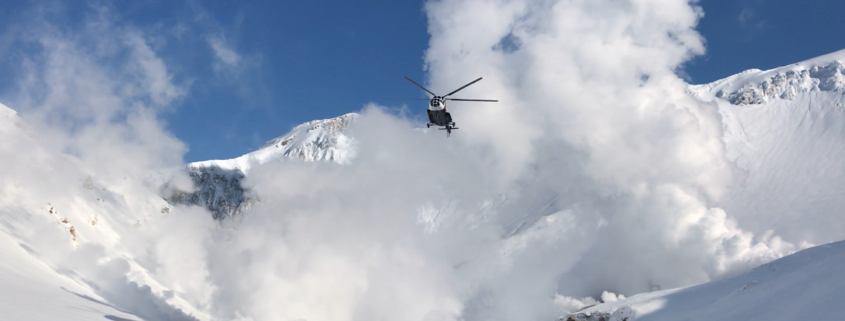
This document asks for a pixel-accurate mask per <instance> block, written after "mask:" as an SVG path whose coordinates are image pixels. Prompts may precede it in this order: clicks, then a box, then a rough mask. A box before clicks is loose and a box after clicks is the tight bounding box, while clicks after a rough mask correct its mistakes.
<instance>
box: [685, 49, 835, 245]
mask: <svg viewBox="0 0 845 321" xmlns="http://www.w3.org/2000/svg"><path fill="white" fill-rule="evenodd" d="M843 62H845V50H843V51H839V52H835V53H832V54H829V55H824V56H821V57H818V58H814V59H811V60H808V61H805V62H801V63H797V64H793V65H789V66H786V67H781V68H776V69H772V70H768V71H760V70H751V71H746V72H744V73H742V74H739V75H735V76H731V77H728V78H725V79H722V80H719V81H716V82H714V83H711V84H707V85H699V86H692V87H691V89H690V91H691V92H692V93H693V95H695V96H697V97H699V98H700V99H702V100H704V101H709V102H713V103H715V104H718V106H719V111H720V113H721V115H722V118H723V124H724V131H725V134H724V135H725V136H724V141H725V143H726V148H727V152H728V157H729V158H730V159H731V160H732V161H734V163H735V164H736V165H737V168H738V169H739V170H740V173H741V174H742V175H740V179H739V180H738V181H737V182H736V184H734V186H733V187H732V188H731V190H730V191H729V193H728V195H727V196H726V197H725V198H724V199H723V200H722V202H721V204H719V205H720V206H721V207H722V208H724V209H725V210H726V211H727V212H728V213H731V214H732V215H735V216H736V217H737V218H738V220H739V223H740V225H742V226H744V227H747V228H750V229H751V230H752V231H754V232H755V233H765V232H766V230H767V229H774V232H775V233H776V234H777V235H780V236H782V237H785V238H786V239H787V240H791V241H795V242H799V241H804V240H806V241H810V242H813V243H817V244H818V243H827V242H831V241H838V240H840V239H843V238H845V221H843V220H830V218H831V217H843V216H845V198H843V197H842V195H843V193H845V139H843V137H845V65H844V64H843ZM819 235H825V236H827V237H819Z"/></svg>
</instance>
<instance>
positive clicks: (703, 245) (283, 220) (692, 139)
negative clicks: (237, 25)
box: [0, 0, 795, 321]
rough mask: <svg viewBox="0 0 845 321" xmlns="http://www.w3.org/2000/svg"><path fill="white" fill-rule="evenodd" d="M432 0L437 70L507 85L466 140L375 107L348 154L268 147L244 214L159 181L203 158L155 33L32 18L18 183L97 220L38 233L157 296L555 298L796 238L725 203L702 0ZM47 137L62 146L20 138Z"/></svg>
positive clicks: (51, 207) (92, 279)
mask: <svg viewBox="0 0 845 321" xmlns="http://www.w3.org/2000/svg"><path fill="white" fill-rule="evenodd" d="M425 10H426V13H427V14H428V17H429V32H430V34H431V40H430V46H429V49H428V50H427V52H426V54H425V59H426V68H427V70H428V72H429V81H428V83H429V84H430V87H429V88H430V89H432V90H434V91H436V92H443V91H445V90H451V89H454V88H457V87H459V86H461V85H463V84H464V83H466V82H467V81H469V80H472V79H474V78H476V77H479V76H482V77H484V80H483V81H482V82H481V83H479V84H476V85H474V86H472V87H469V88H467V89H466V90H465V91H462V92H461V93H460V94H459V95H456V96H459V97H458V98H460V97H464V98H484V99H499V100H500V103H497V104H488V105H480V104H471V103H461V102H453V103H452V104H451V105H450V107H449V108H450V111H451V112H452V113H453V115H454V117H455V120H456V121H457V122H458V124H459V125H460V127H461V130H460V131H459V133H458V134H457V135H453V136H452V138H450V139H444V137H443V136H442V135H441V134H442V132H439V131H425V130H422V129H415V128H414V127H415V124H414V123H413V122H412V121H410V120H408V119H405V118H403V117H401V116H396V115H393V114H390V113H388V112H386V111H385V108H384V107H381V106H377V105H370V106H367V107H365V108H364V111H363V114H362V116H361V117H360V119H359V120H358V122H357V124H356V125H355V127H354V128H353V129H352V130H353V136H354V137H355V138H356V140H357V142H356V144H357V153H356V155H357V156H356V158H355V159H354V160H353V161H351V162H350V164H347V165H337V164H330V163H301V162H284V163H280V162H271V163H266V164H263V165H261V166H256V167H254V168H252V169H251V170H250V175H249V176H248V178H247V179H246V183H245V184H246V185H247V187H249V188H250V190H251V191H252V193H253V195H252V196H254V197H256V198H257V199H259V200H261V201H260V202H259V203H258V204H256V205H255V208H254V209H253V211H252V212H251V213H249V214H247V215H244V216H241V217H238V218H236V219H232V220H227V221H224V222H222V223H217V222H212V221H211V215H210V214H209V213H207V212H205V211H203V210H200V209H197V208H182V207H176V208H173V207H171V206H169V205H167V204H166V203H164V201H163V200H162V199H161V198H160V197H158V195H156V194H155V193H156V191H155V187H156V186H152V185H151V184H146V185H145V184H144V182H150V181H151V180H150V179H149V176H150V175H151V174H150V173H152V172H155V171H156V170H161V169H166V168H172V167H175V166H178V165H180V164H181V155H182V154H183V153H184V150H185V147H184V145H183V144H182V143H181V142H180V141H178V140H177V139H175V138H174V137H173V136H172V134H170V133H169V132H168V131H167V130H166V126H165V125H164V124H163V123H162V122H161V120H160V117H159V116H160V114H161V113H163V112H166V111H167V110H168V109H169V108H173V106H174V105H175V104H177V103H178V101H179V100H180V99H182V98H183V97H184V96H185V95H187V93H188V92H189V91H190V86H189V83H187V82H186V83H182V82H178V81H176V80H174V79H175V78H174V77H173V75H172V74H171V71H170V69H168V68H167V66H168V64H167V63H166V61H165V59H163V58H162V57H160V56H159V55H157V54H156V50H155V48H156V47H155V46H154V45H152V41H151V38H154V37H152V36H151V35H149V34H148V33H147V32H146V31H142V30H139V29H136V28H132V27H126V26H125V25H121V24H117V23H116V22H115V18H114V17H113V16H111V15H110V14H109V10H108V9H107V8H106V9H103V8H99V9H97V10H95V12H97V13H98V15H95V16H94V17H93V18H91V20H89V21H87V22H86V23H85V24H84V25H83V26H81V27H79V28H78V29H72V30H67V29H64V28H59V27H56V26H52V25H51V24H49V23H47V22H46V21H45V20H40V23H36V25H37V26H38V28H37V29H36V32H34V33H33V34H31V35H28V36H26V37H23V36H21V37H22V38H21V39H22V40H20V41H21V42H22V43H26V44H28V45H30V46H34V47H36V48H37V50H38V53H39V54H37V55H31V56H28V58H25V59H22V66H23V68H22V70H21V77H19V78H20V87H19V88H17V90H16V91H15V92H14V95H12V97H13V98H14V99H12V102H10V105H13V106H16V108H18V109H19V110H21V113H22V114H23V115H24V116H25V119H26V120H27V122H31V123H32V124H33V127H34V128H36V131H35V132H37V133H38V135H43V138H32V137H30V136H25V135H24V136H21V138H20V139H21V141H20V142H18V143H9V142H3V143H4V144H5V145H0V147H2V148H4V149H0V152H2V153H3V154H2V156H3V158H2V159H3V164H2V166H0V168H2V170H3V171H4V172H3V176H2V177H3V181H0V182H2V183H3V184H2V185H0V186H2V188H3V189H2V190H0V191H2V192H3V193H2V195H7V196H6V198H4V203H3V204H12V203H13V202H18V203H14V204H19V205H16V206H19V207H20V208H24V209H28V210H24V211H36V210H37V211H40V212H38V213H41V215H47V214H45V213H48V212H49V215H53V216H45V217H55V218H57V219H58V221H59V222H60V223H61V224H58V226H60V227H62V226H66V225H68V224H71V223H74V222H77V223H75V224H77V225H75V226H74V227H75V228H74V229H73V230H72V231H73V232H72V233H71V234H72V236H73V242H74V243H72V244H73V245H74V246H78V248H77V249H76V250H75V251H77V252H71V253H79V255H75V254H71V255H68V254H66V253H64V252H61V251H62V250H56V247H51V245H53V244H55V243H59V242H61V241H60V240H59V239H60V238H59V237H55V238H54V237H52V236H51V237H44V238H37V237H34V236H33V235H36V233H33V234H32V235H29V236H26V237H24V238H25V239H28V240H29V241H30V242H31V243H32V244H35V245H38V246H35V248H37V249H39V250H41V249H43V250H44V251H45V254H44V255H45V256H47V257H48V258H52V259H51V260H50V261H51V262H53V263H54V264H56V265H57V266H58V267H59V268H65V269H68V270H71V271H72V273H70V272H68V273H70V274H73V275H76V276H78V277H79V278H81V279H83V280H85V281H87V282H89V283H91V284H93V285H94V286H95V287H96V288H98V289H100V294H101V295H102V296H103V297H105V298H107V299H108V300H110V301H112V302H114V303H115V304H119V305H121V307H124V308H127V309H134V310H133V311H135V312H137V313H138V314H139V315H142V316H144V317H147V318H150V319H166V318H173V319H180V318H182V319H186V318H189V317H188V316H187V315H186V314H191V315H192V316H191V317H196V318H201V319H220V320H309V321H322V320H332V321H354V320H373V319H384V320H407V321H417V320H419V321H441V320H442V321H448V320H467V321H472V320H543V319H546V320H551V319H552V318H554V317H557V316H558V314H559V313H563V312H564V311H565V310H567V309H575V308H578V307H583V305H584V304H587V303H592V302H595V299H593V298H598V299H602V300H605V301H612V300H618V299H620V298H621V297H624V296H629V295H631V294H636V293H640V292H645V291H650V290H654V289H660V288H670V287H678V286H686V285H692V284H696V283H700V282H705V281H708V280H712V279H716V278H720V277H724V276H727V275H731V274H733V273H737V272H740V271H743V270H746V269H748V268H750V267H753V266H755V265H757V264H760V263H763V262H766V261H768V260H771V259H773V258H776V257H778V256H781V255H783V254H785V253H788V252H789V251H792V250H794V249H795V246H793V245H792V244H790V243H788V242H784V241H783V240H780V239H779V238H777V237H776V236H773V235H762V236H755V235H753V234H751V233H749V232H747V231H745V230H743V229H742V228H741V227H740V226H737V224H736V221H735V219H734V218H733V217H732V216H731V215H736V214H734V213H726V212H725V211H724V210H722V209H720V208H718V207H716V206H714V205H713V204H715V203H716V202H717V201H718V200H719V199H720V198H721V197H722V196H723V194H724V193H725V190H726V187H727V186H728V184H729V183H730V182H731V179H732V177H733V175H734V173H733V171H732V168H733V167H732V166H731V165H730V164H729V163H728V162H727V161H726V160H725V155H724V146H723V143H722V141H721V140H720V137H721V122H720V119H719V116H718V114H717V112H716V109H715V105H712V104H705V103H701V102H698V101H696V100H694V99H692V98H690V96H689V95H688V94H687V93H686V90H687V84H686V83H685V82H684V81H683V80H682V79H681V78H679V77H678V76H677V72H678V70H679V68H681V66H682V64H683V63H684V62H685V61H688V60H689V59H690V58H691V57H693V56H695V55H699V54H701V53H703V51H704V46H703V43H702V41H703V40H702V39H701V37H700V35H699V34H698V33H697V32H696V31H695V29H694V28H695V26H696V24H697V22H698V20H699V19H700V17H701V15H702V13H701V10H700V8H698V7H697V6H696V5H695V3H694V2H692V3H691V2H689V1H688V0H629V1H617V0H590V1H587V0H575V1H563V0H560V1H554V0H551V1H528V0H438V1H429V2H427V3H426V5H425ZM205 39H206V41H207V45H208V47H209V48H210V50H212V51H213V54H214V55H215V57H217V59H218V62H219V63H221V64H225V65H237V64H239V63H241V62H243V61H242V59H244V58H243V56H241V55H239V54H238V53H236V52H235V51H232V50H231V47H229V44H228V43H226V42H225V41H224V40H225V38H222V37H216V36H210V37H207V38H205ZM0 129H2V128H0ZM42 133H43V134H42ZM27 137H29V138H27ZM34 139H37V140H38V144H43V146H46V147H45V148H44V149H38V148H30V149H27V152H26V153H16V150H17V149H19V148H20V146H25V145H26V144H27V143H29V142H30V141H31V140H34ZM16 144H17V145H16ZM30 159H35V160H39V161H40V163H39V162H35V161H31V162H30V161H29V160H30ZM65 160H70V161H65ZM38 164H49V165H50V166H46V167H45V166H40V165H38ZM51 175H52V176H53V178H52V179H53V181H51V183H50V184H46V183H43V182H44V181H45V180H44V179H43V178H44V177H51ZM86 175H90V176H88V177H93V178H91V179H89V180H86V179H85V178H86ZM183 179H184V177H183ZM39 182H41V183H39ZM53 182H59V183H53ZM21 184H23V187H21V186H22V185H21ZM22 189H23V190H22ZM24 190H25V191H24ZM26 191H28V193H27V192H26ZM44 191H49V193H46V192H44ZM42 192H44V193H42ZM9 195H12V196H9ZM14 195H38V197H36V198H32V197H30V199H29V200H28V201H26V202H24V201H21V200H17V201H16V200H14V197H13V196H14ZM45 195H47V196H50V198H49V199H50V200H49V202H50V204H48V205H44V204H45V203H47V202H48V200H47V197H46V196H45ZM20 204H23V205H20ZM92 204H94V205H92ZM59 207H60V208H61V209H60V210H61V213H68V214H67V215H71V214H73V213H76V214H73V215H76V216H73V217H72V220H71V223H65V222H62V221H61V219H62V218H64V216H62V215H65V214H55V213H56V211H58V210H57V208H59ZM12 212H14V211H12V210H9V209H8V207H4V213H12ZM15 213H17V212H15ZM90 213H97V214H96V215H94V216H93V217H91V214H90ZM22 217H26V216H25V215H20V216H19V217H18V219H23V218H22ZM78 222H87V224H81V225H80V224H79V223H78ZM91 222H94V223H91ZM33 224H35V223H33ZM38 224H40V225H38V226H40V227H41V230H39V231H42V232H43V233H45V234H49V233H52V232H49V231H54V230H57V228H56V225H57V223H55V222H49V224H47V223H44V222H40V223H38ZM62 224H65V225H62ZM13 225H14V224H13ZM4 226H5V225H4ZM112 232H113V233H112ZM67 234H68V233H67V232H64V231H62V236H63V237H62V238H61V239H63V240H67V239H68V238H69V236H68V235H67ZM50 235H53V234H50ZM51 248H52V249H53V250H48V249H51ZM125 258H126V259H125ZM99 276H101V277H99ZM133 282H134V283H133ZM138 298H143V299H138ZM574 298H584V299H574ZM176 307H178V309H179V310H181V311H178V310H176Z"/></svg>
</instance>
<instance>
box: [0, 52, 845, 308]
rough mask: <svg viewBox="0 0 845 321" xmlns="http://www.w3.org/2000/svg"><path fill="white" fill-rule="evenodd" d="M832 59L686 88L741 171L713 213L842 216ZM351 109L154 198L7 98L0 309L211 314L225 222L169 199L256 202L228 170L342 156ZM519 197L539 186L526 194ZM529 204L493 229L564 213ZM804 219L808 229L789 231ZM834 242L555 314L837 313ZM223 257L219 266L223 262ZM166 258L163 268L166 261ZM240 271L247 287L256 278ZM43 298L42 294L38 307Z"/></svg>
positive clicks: (835, 223)
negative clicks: (29, 119) (67, 149)
mask: <svg viewBox="0 0 845 321" xmlns="http://www.w3.org/2000/svg"><path fill="white" fill-rule="evenodd" d="M843 62H845V51H840V52H837V53H833V54H830V55H826V56H823V57H819V58H816V59H812V60H808V61H806V62H802V63H799V64H794V65H790V66H786V67H782V68H776V69H773V70H769V71H760V70H752V71H748V72H744V73H742V74H739V75H735V76H731V77H728V78H726V79H723V80H720V81H717V82H714V83H712V84H707V85H698V86H691V87H690V89H689V91H690V93H691V94H692V95H694V96H695V97H698V98H699V99H701V100H702V101H704V102H707V103H711V104H714V105H715V106H717V107H718V109H719V112H720V114H721V116H722V120H723V128H724V137H723V139H724V141H725V146H726V148H727V155H728V157H729V158H730V160H731V161H733V163H734V164H736V167H737V169H738V171H740V172H741V173H743V175H740V178H739V180H738V181H737V183H736V184H735V186H733V187H732V188H731V190H729V191H728V193H727V195H726V196H725V197H724V198H723V199H721V200H718V201H717V202H718V204H716V205H718V206H720V207H722V208H724V209H725V210H726V211H727V212H728V213H740V215H738V216H737V220H738V221H739V225H741V226H743V227H748V228H750V229H751V230H753V232H754V234H755V235H758V236H759V237H761V238H766V237H770V236H771V235H772V234H773V233H775V234H776V235H782V236H784V237H789V238H791V239H800V240H803V239H808V240H810V241H811V242H813V243H815V244H825V243H827V241H832V240H825V239H812V235H816V234H817V235H828V236H836V235H839V234H837V231H845V220H830V218H831V217H842V214H843V210H842V209H845V200H843V198H842V197H841V195H843V193H845V165H843V164H845V162H843V159H845V139H843V137H845V112H843V110H845V106H843V102H845V89H843V79H845V78H843V77H845V70H843ZM357 117H358V116H357V115H356V114H347V115H344V116H341V117H338V118H333V119H326V120H317V121H313V122H309V123H306V124H302V125H300V126H297V127H295V128H294V129H293V130H292V131H291V132H289V133H288V134H286V135H284V136H281V137H279V138H276V139H273V140H271V141H269V142H267V143H266V144H265V145H264V146H262V147H261V148H260V149H259V150H256V151H255V152H252V153H249V154H246V155H244V156H241V157H238V158H234V159H229V160H213V161H204V162H197V163H192V164H189V165H188V166H187V167H186V170H187V171H188V174H189V176H190V178H191V179H192V183H193V184H194V187H195V189H194V190H193V191H189V190H188V189H187V188H186V189H179V188H177V187H176V185H178V184H166V185H165V186H164V188H163V191H164V192H165V195H164V196H165V198H166V199H167V201H165V200H164V199H162V195H159V194H157V193H156V192H159V191H156V187H159V186H161V185H156V183H149V182H127V181H119V182H104V181H102V180H101V179H99V178H97V177H95V176H93V175H91V174H90V172H92V171H90V169H86V168H84V167H83V166H81V165H79V164H78V162H77V161H75V160H74V159H73V157H72V156H68V155H64V154H63V153H62V152H61V151H56V150H51V149H50V148H48V147H45V146H42V145H41V144H40V143H39V142H38V140H37V139H35V133H33V132H32V130H31V129H29V127H28V126H27V125H26V124H25V123H24V122H23V121H22V120H21V119H20V118H19V117H18V116H17V114H16V113H15V112H14V111H13V110H11V109H9V108H6V107H5V106H2V105H0V137H2V139H0V156H2V157H3V160H4V161H5V163H4V165H5V166H7V167H6V168H7V169H10V170H6V171H5V172H4V176H2V177H0V214H2V215H0V253H2V257H3V258H4V259H3V260H0V288H2V289H6V290H4V291H0V295H2V297H0V319H3V320H5V319H10V320H16V319H21V320H43V319H56V318H57V316H62V319H65V320H91V319H102V318H106V319H111V320H137V319H146V320H162V319H174V320H195V319H199V320H211V319H213V318H212V316H211V315H212V314H213V313H214V312H215V311H213V310H214V309H215V308H216V307H212V306H211V305H210V303H209V302H212V301H211V299H210V298H211V297H212V295H213V293H214V289H213V288H211V287H213V286H214V285H215V284H221V283H213V282H207V281H208V280H209V279H210V278H212V277H211V276H209V275H208V274H207V270H203V269H202V268H201V267H202V266H203V264H204V260H206V259H207V258H205V257H201V256H202V255H214V254H215V253H217V251H216V250H218V248H213V249H212V250H209V251H204V250H205V249H203V248H202V247H204V246H208V247H213V246H220V247H225V246H229V243H226V242H218V243H215V242H213V241H211V240H209V239H210V238H213V237H220V238H223V239H225V236H226V235H225V233H200V232H202V231H216V230H217V229H219V227H220V226H221V225H220V224H219V222H215V221H212V220H209V219H207V218H208V215H207V213H206V212H205V211H200V210H198V209H197V208H196V207H188V206H173V205H174V204H192V205H198V206H201V207H204V208H207V209H209V210H211V211H212V213H213V214H214V216H215V218H218V219H219V218H223V217H228V216H232V215H240V214H242V213H244V212H248V210H249V209H250V205H251V204H253V202H256V201H260V200H256V199H253V198H251V197H250V194H249V191H248V190H246V189H245V188H244V186H243V185H242V183H243V181H244V180H245V179H246V178H247V177H249V175H250V172H251V169H252V168H254V167H255V166H256V165H258V164H263V163H267V162H272V161H286V162H296V161H328V162H336V163H340V164H343V163H347V162H353V161H354V157H355V140H354V138H353V137H352V136H351V135H352V134H351V132H350V131H349V129H350V125H351V124H352V123H353V122H355V119H356V118H357ZM151 182H157V181H156V180H154V179H153V180H151ZM143 184H147V185H150V186H146V187H144V186H141V185H143ZM535 199H536V200H544V199H547V198H546V197H545V196H544V195H537V196H536V197H535V198H531V200H535ZM168 203H170V204H168ZM535 203H536V204H535ZM486 205H489V206H490V207H493V206H497V205H498V204H493V205H490V204H486ZM520 205H521V204H520ZM528 205H529V206H530V207H531V208H529V209H524V208H517V209H514V210H513V211H511V209H510V208H499V210H500V211H501V212H502V213H503V214H502V215H510V216H512V217H516V216H518V215H519V214H518V213H516V214H515V212H516V211H518V210H519V211H535V209H534V207H536V208H542V210H547V208H549V206H548V204H547V203H544V202H540V201H538V202H534V203H530V204H528ZM432 212H437V211H436V210H432ZM439 214H440V213H434V214H431V215H429V216H431V217H437V216H438V215H439ZM246 215H249V214H248V213H247V214H246ZM544 215H545V214H544ZM204 218H205V220H204ZM545 218H546V220H542V221H541V223H542V224H538V225H535V226H533V227H532V226H531V225H530V224H528V226H526V227H525V228H523V225H524V222H517V223H514V225H517V226H518V227H516V228H514V229H511V230H509V231H508V236H514V235H516V236H517V237H514V238H512V239H511V240H513V241H520V240H519V236H520V235H519V234H520V233H523V231H531V230H532V228H535V230H539V232H542V233H563V232H561V231H564V230H558V229H555V228H545V229H544V226H551V227H554V225H553V223H554V222H553V221H554V220H555V219H558V220H559V221H560V220H566V219H570V217H569V216H567V215H558V216H554V215H548V216H546V217H545ZM379 220H381V218H379ZM347 223H348V222H347ZM544 224H545V225H544ZM540 225H544V226H540ZM185 226H189V227H190V228H184V227H185ZM538 226H539V228H538ZM180 227H181V228H180ZM320 228H322V225H321V226H320ZM769 229H774V232H773V233H772V232H767V230H769ZM191 231H200V232H197V233H192V232H191ZM809 231H818V232H819V233H805V232H809ZM258 232H265V231H258ZM269 232H275V231H269ZM566 233H568V231H567V232H566ZM208 234H213V235H212V236H209V235H208ZM526 235H527V234H526ZM767 235H768V236H767ZM530 236H531V235H527V236H526V237H530ZM843 238H845V235H839V239H843ZM486 240H487V239H485V241H486ZM246 241H250V240H246ZM258 241H261V240H258ZM261 242H263V241H261ZM515 243H518V242H514V244H515ZM149 244H154V245H149ZM262 246H263V245H262ZM268 246H274V247H273V249H271V250H270V251H271V252H272V251H276V250H279V251H283V250H285V246H286V244H282V243H276V244H271V245H268ZM517 246H523V245H522V243H520V244H515V245H514V247H517ZM805 246H809V245H808V244H805ZM191 247H195V248H191ZM397 252H401V251H397ZM843 253H845V243H835V244H828V245H823V246H821V247H816V248H812V249H810V250H805V251H802V252H799V253H797V254H795V255H792V256H789V257H785V258H783V259H781V260H778V261H774V262H772V263H769V264H767V265H764V266H762V267H759V268H757V269H755V270H753V271H751V272H748V273H746V274H742V275H739V276H736V277H734V278H730V279H725V280H720V281H716V282H711V283H706V284H702V285H698V286H694V287H690V288H685V289H675V290H666V291H659V292H652V293H647V294H640V295H635V294H636V293H625V294H632V295H633V296H631V297H629V298H628V299H622V300H616V301H614V299H619V297H618V296H615V295H608V296H607V297H606V299H607V301H608V302H607V303H605V304H600V305H596V306H594V307H591V308H589V309H587V310H583V311H580V312H578V313H575V314H572V315H569V316H565V317H564V319H566V318H570V317H571V318H572V319H576V320H583V319H587V320H601V319H602V318H604V320H605V321H610V320H614V319H613V318H616V319H617V320H620V321H621V320H626V318H627V321H634V320H678V319H684V318H688V319H691V320H695V319H702V320H713V319H720V320H740V319H742V320H744V319H766V320H787V319H790V320H791V319H795V318H798V317H814V318H815V319H837V318H838V316H840V315H843V314H845V307H842V306H841V305H838V304H835V303H837V302H838V298H839V297H841V295H842V294H845V293H844V292H843V291H845V283H843V282H842V281H841V280H843V279H845V278H842V272H841V269H840V268H839V266H841V265H842V264H843V263H845V262H843V261H845V256H843ZM242 254H243V256H242V257H239V258H238V259H239V260H241V259H242V260H244V261H248V260H251V259H253V256H255V257H257V256H259V255H262V254H265V255H266V254H267V253H260V252H256V253H252V252H250V251H244V252H242ZM371 254H373V255H375V256H378V255H382V254H380V253H371ZM400 254H401V255H405V253H400ZM217 259H218V261H216V262H221V261H226V260H231V258H229V257H225V258H217ZM415 260H416V259H413V258H412V259H410V261H415ZM339 262H340V263H337V262H334V261H331V262H329V263H327V266H329V267H327V269H332V268H335V267H336V266H342V265H343V263H344V262H343V261H339ZM462 264H463V263H462ZM198 267H199V268H198ZM227 268H229V266H224V267H222V268H221V270H225V272H230V270H227ZM458 268H459V267H457V266H456V267H455V269H458ZM174 270H175V271H177V272H179V273H177V272H173V273H172V274H171V272H172V271H174ZM271 270H272V271H274V272H276V271H278V269H277V267H272V266H271V267H268V270H257V271H264V272H266V271H271ZM203 271H205V272H203ZM231 271H239V270H236V269H233V270H231ZM204 273H205V274H204ZM233 273H234V272H233ZM217 276H218V277H219V275H217ZM260 276H263V274H261V275H260ZM309 280H320V278H319V277H312V278H309ZM217 281H221V280H217ZM320 281H321V280H320ZM222 282H233V283H239V282H240V280H239V279H238V278H233V279H228V278H227V279H225V280H222ZM330 282H335V281H331V280H330ZM808 284H812V285H813V287H812V288H809V287H808V286H807V285H808ZM226 285H228V286H236V285H232V284H229V283H226ZM244 286H245V287H248V288H249V289H252V287H256V284H250V283H246V284H245V285H244ZM330 286H331V285H330ZM295 295H298V294H294V295H292V296H295ZM225 299H226V298H223V299H221V300H220V301H217V302H225V301H226V300H225ZM45 300H49V302H51V303H52V304H50V305H46V306H45V305H44V302H45ZM609 301H614V302H609ZM234 310H237V308H234ZM22 311H23V312H22ZM797 312H800V313H802V314H801V315H800V316H799V315H796V314H795V313H797Z"/></svg>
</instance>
